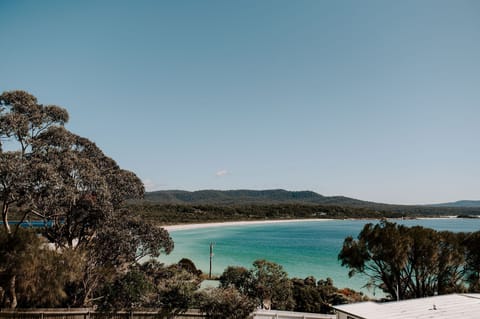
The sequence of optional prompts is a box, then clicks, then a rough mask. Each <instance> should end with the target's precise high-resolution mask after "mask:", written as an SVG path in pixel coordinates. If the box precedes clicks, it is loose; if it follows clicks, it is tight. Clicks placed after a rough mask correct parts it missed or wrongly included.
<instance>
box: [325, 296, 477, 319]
mask: <svg viewBox="0 0 480 319" xmlns="http://www.w3.org/2000/svg"><path fill="white" fill-rule="evenodd" d="M334 308H335V309H336V310H337V311H339V312H342V313H345V314H347V315H349V316H353V317H355V318H359V319H385V318H389V319H400V318H401V319H420V318H422V319H424V318H425V319H427V318H432V319H457V318H458V319H474V318H475V319H478V318H480V294H451V295H441V296H434V297H427V298H418V299H409V300H402V301H396V302H395V301H392V302H385V303H376V302H361V303H356V304H348V305H341V306H334Z"/></svg>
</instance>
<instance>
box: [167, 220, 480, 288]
mask: <svg viewBox="0 0 480 319" xmlns="http://www.w3.org/2000/svg"><path fill="white" fill-rule="evenodd" d="M377 222H378V221H374V220H324V221H295V222H291V223H278V224H250V225H229V226H216V227H208V228H198V229H186V230H173V231H170V234H171V236H172V238H173V240H174V242H175V249H174V251H173V252H172V253H171V254H170V255H168V256H164V255H162V256H160V258H159V260H160V261H161V262H164V263H165V264H170V263H176V262H178V261H179V260H180V259H181V258H189V259H191V260H192V261H193V262H194V263H195V265H196V266H197V267H198V268H199V269H201V270H202V271H203V272H204V273H208V271H209V245H210V243H211V242H213V243H214V257H213V265H212V273H213V274H215V275H219V274H221V273H222V272H223V270H224V269H225V268H226V267H228V266H230V265H235V266H243V267H246V268H250V267H251V265H252V263H253V261H255V260H256V259H266V260H269V261H273V262H276V263H279V264H281V265H282V266H283V267H284V269H285V270H286V271H287V273H288V274H289V276H290V277H299V278H305V277H307V276H314V277H315V278H316V279H317V280H318V279H320V278H327V277H330V278H332V279H333V282H334V285H335V286H337V287H339V288H341V287H350V288H353V289H356V290H362V291H364V292H365V293H366V294H368V295H370V296H375V295H377V296H379V295H380V296H381V295H383V294H382V293H381V292H379V291H376V294H375V293H374V292H373V291H368V290H366V289H365V288H363V289H362V286H364V285H365V283H366V279H365V278H363V277H359V276H354V277H352V278H348V269H347V268H345V267H342V266H341V265H340V262H339V261H338V260H337V256H338V253H339V252H340V249H341V247H342V244H343V240H344V239H345V237H347V236H353V237H356V236H357V235H358V234H359V232H360V231H361V229H362V228H363V226H364V225H365V224H366V223H377ZM395 222H398V223H402V224H405V225H407V226H414V225H420V226H423V227H429V228H433V229H436V230H450V231H454V232H461V231H463V232H469V231H477V230H480V219H461V218H440V219H415V220H395Z"/></svg>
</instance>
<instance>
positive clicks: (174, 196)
mask: <svg viewBox="0 0 480 319" xmlns="http://www.w3.org/2000/svg"><path fill="white" fill-rule="evenodd" d="M145 200H147V201H148V202H154V203H158V204H191V205H248V204H319V205H341V206H343V205H345V206H369V205H371V204H374V203H371V202H365V201H361V200H357V199H353V198H348V197H343V196H323V195H320V194H317V193H315V192H312V191H300V192H292V191H286V190H283V189H272V190H260V191H258V190H228V191H219V190H201V191H196V192H188V191H180V190H167V191H156V192H149V193H146V194H145Z"/></svg>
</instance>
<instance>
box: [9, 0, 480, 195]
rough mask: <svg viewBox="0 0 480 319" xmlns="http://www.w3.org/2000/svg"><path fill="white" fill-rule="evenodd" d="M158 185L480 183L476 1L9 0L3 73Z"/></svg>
mask: <svg viewBox="0 0 480 319" xmlns="http://www.w3.org/2000/svg"><path fill="white" fill-rule="evenodd" d="M13 89H23V90H27V91H29V92H31V93H32V94H34V95H35V96H37V97H38V99H39V101H40V102H41V103H44V104H57V105H61V106H63V107H65V108H67V109H68V111H69V112H70V115H71V121H70V123H69V124H68V128H69V129H70V130H72V131H74V132H75V133H77V134H80V135H83V136H86V137H88V138H90V139H92V140H93V141H95V142H96V143H97V144H98V145H99V146H100V147H101V148H102V149H103V150H104V151H105V153H106V154H107V155H109V156H111V157H112V158H114V159H115V160H116V161H117V162H118V163H119V164H120V165H121V166H122V167H123V168H126V169H129V170H132V171H134V172H136V173H137V175H139V176H140V177H141V178H142V179H143V180H144V181H145V183H146V184H147V186H148V189H150V190H152V189H185V190H198V189H244V188H249V189H270V188H284V189H288V190H313V191H316V192H318V193H321V194H324V195H345V196H350V197H355V198H359V199H364V200H371V201H379V202H388V203H405V204H410V203H430V202H444V201H451V200H458V199H480V192H479V191H480V1H477V0H472V1H464V0H449V1H442V0H433V1H429V0H422V1H416V0H415V1H383V0H379V1H356V0H352V1H333V0H332V1H326V0H325V1H314V0H312V1H302V0H295V1H293V0H291V1H280V0H277V1H267V0H261V1H258V0H255V1H253V0H252V1H223V0H222V1H220V0H219V1H196V0H191V1H181V0H180V1H168V2H167V1H153V0H152V1H133V0H132V1H113V0H111V1H107V0H103V1H86V0H82V1H48V0H46V1H35V0H32V1H22V0H20V1H14V0H12V1H8V0H0V91H2V92H3V91H6V90H13Z"/></svg>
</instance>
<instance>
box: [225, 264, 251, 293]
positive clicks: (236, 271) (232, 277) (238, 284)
mask: <svg viewBox="0 0 480 319" xmlns="http://www.w3.org/2000/svg"><path fill="white" fill-rule="evenodd" d="M252 282H253V276H252V272H251V271H249V270H248V269H247V268H245V267H239V266H228V267H227V268H226V269H225V270H224V272H223V273H222V275H221V276H220V287H222V288H228V287H235V288H236V289H237V290H238V291H240V292H241V293H243V294H248V293H249V291H250V290H251V288H252V285H253V283H252Z"/></svg>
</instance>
